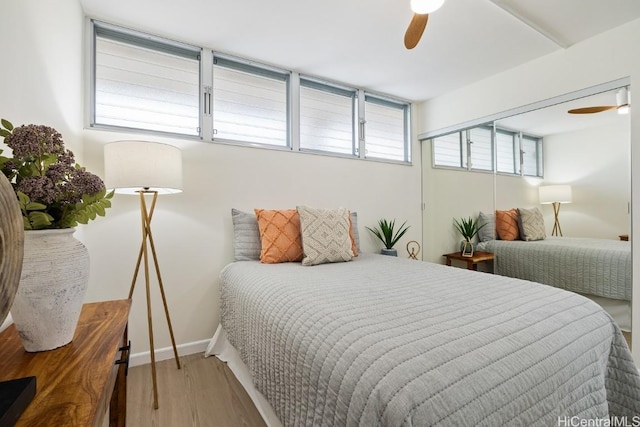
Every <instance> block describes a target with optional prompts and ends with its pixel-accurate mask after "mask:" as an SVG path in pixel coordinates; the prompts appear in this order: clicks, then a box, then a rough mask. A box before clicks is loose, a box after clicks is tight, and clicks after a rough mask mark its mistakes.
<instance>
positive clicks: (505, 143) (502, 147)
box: [496, 129, 520, 174]
mask: <svg viewBox="0 0 640 427" xmlns="http://www.w3.org/2000/svg"><path fill="white" fill-rule="evenodd" d="M519 147H520V144H519V143H518V137H517V134H516V133H515V132H508V131H505V130H501V129H498V130H496V154H497V155H496V157H497V171H498V172H504V173H512V174H520V148H519Z"/></svg>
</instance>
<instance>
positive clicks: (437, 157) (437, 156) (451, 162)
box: [433, 132, 467, 168]
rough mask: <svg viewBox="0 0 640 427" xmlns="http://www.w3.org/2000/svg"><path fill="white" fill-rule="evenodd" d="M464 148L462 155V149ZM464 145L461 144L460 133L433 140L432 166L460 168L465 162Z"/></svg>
mask: <svg viewBox="0 0 640 427" xmlns="http://www.w3.org/2000/svg"><path fill="white" fill-rule="evenodd" d="M463 145H464V147H465V150H464V151H465V152H464V153H463V150H462V147H463ZM466 157H467V155H466V143H465V144H463V143H462V132H455V133H450V134H448V135H443V136H439V137H436V138H434V139H433V164H434V166H449V167H454V168H461V167H462V164H463V158H464V159H465V160H464V161H465V162H466Z"/></svg>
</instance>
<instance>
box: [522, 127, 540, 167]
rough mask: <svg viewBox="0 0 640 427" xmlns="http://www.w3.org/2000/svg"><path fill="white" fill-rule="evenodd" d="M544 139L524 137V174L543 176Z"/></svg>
mask: <svg viewBox="0 0 640 427" xmlns="http://www.w3.org/2000/svg"><path fill="white" fill-rule="evenodd" d="M542 172H543V170H542V138H536V137H533V136H528V135H523V136H522V174H523V175H526V176H542V175H543V173H542Z"/></svg>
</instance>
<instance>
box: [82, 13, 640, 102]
mask: <svg viewBox="0 0 640 427" xmlns="http://www.w3.org/2000/svg"><path fill="white" fill-rule="evenodd" d="M80 3H81V4H82V6H83V8H84V10H85V12H86V14H87V15H88V16H90V17H93V18H97V19H100V20H103V21H106V22H110V23H113V24H119V25H123V26H127V27H130V28H133V29H137V30H141V31H146V32H149V33H152V34H156V35H160V36H164V37H169V38H173V39H176V40H179V41H183V42H188V43H192V44H195V45H198V46H202V47H206V48H211V49H214V50H217V51H219V52H224V53H227V54H232V55H236V56H239V57H242V58H245V59H252V60H256V61H259V62H263V63H266V64H270V65H276V66H279V67H282V68H285V69H288V70H292V71H298V72H300V73H304V74H308V75H312V76H316V77H321V78H325V79H327V80H333V81H337V82H340V83H345V84H349V85H354V86H357V87H362V88H365V89H369V90H371V91H375V92H379V93H383V94H389V95H393V96H398V97H402V98H405V99H408V100H411V101H421V100H425V99H429V98H432V97H435V96H438V95H440V94H443V93H446V92H449V91H451V90H454V89H456V88H459V87H462V86H465V85H468V84H471V83H473V82H475V81H478V80H481V79H483V78H486V77H489V76H491V75H493V74H496V73H499V72H500V71H503V70H506V69H509V68H513V67H515V66H517V65H519V64H522V63H525V62H528V61H531V60H533V59H535V58H537V57H540V56H543V55H546V54H549V53H551V52H553V51H555V50H558V49H562V48H564V47H567V46H570V45H572V44H574V43H578V42H580V41H581V40H583V39H585V38H588V37H591V36H593V35H596V34H598V33H601V32H603V31H606V30H608V29H611V28H614V27H616V26H619V25H622V24H624V23H626V22H629V21H632V20H635V19H638V18H640V1H638V0H535V1H532V0H447V1H446V2H445V4H444V6H443V7H442V8H441V9H440V10H438V11H436V12H434V13H432V14H431V15H430V16H429V24H428V25H427V29H426V31H425V33H424V35H423V37H422V40H421V42H420V43H419V44H418V46H417V47H416V48H415V49H413V50H406V49H405V48H404V45H403V37H404V31H405V29H406V27H407V25H408V23H409V21H410V20H411V16H412V12H411V10H410V7H409V0H348V1H345V0H323V1H310V0H272V1H263V0H243V1H241V0H207V1H205V0H180V1H176V0H110V1H104V0H80ZM498 5H499V6H498ZM525 22H526V24H525Z"/></svg>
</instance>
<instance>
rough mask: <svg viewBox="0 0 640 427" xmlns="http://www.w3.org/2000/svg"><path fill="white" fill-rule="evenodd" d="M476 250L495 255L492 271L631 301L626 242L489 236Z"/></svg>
mask: <svg viewBox="0 0 640 427" xmlns="http://www.w3.org/2000/svg"><path fill="white" fill-rule="evenodd" d="M478 250H481V251H486V252H493V253H494V254H495V255H496V258H495V262H494V273H495V274H500V275H502V276H509V277H517V278H518V279H525V280H531V281H533V282H538V283H544V284H545V285H550V286H555V287H558V288H562V289H566V290H568V291H573V292H579V293H582V294H590V295H597V296H601V297H606V298H613V299H619V300H625V301H631V287H632V283H631V245H630V243H629V242H621V241H618V240H608V239H590V238H580V237H548V238H546V239H545V240H539V241H534V242H524V241H522V240H515V241H503V240H491V241H489V242H482V243H479V244H478Z"/></svg>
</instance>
